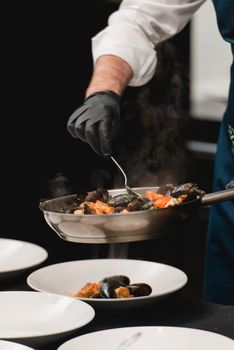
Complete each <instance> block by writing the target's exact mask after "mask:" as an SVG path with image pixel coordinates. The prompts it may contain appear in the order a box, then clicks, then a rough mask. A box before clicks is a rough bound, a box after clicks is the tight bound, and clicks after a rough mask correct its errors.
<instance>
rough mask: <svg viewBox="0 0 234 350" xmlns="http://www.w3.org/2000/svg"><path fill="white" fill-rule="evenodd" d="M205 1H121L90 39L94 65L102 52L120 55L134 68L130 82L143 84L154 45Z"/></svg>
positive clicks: (148, 76) (153, 59)
mask: <svg viewBox="0 0 234 350" xmlns="http://www.w3.org/2000/svg"><path fill="white" fill-rule="evenodd" d="M205 1H206V0H123V1H122V2H121V5H120V7H119V9H118V10H117V11H115V12H114V13H113V14H112V15H111V16H110V17H109V18H108V26H106V28H104V29H103V30H102V31H100V32H99V33H98V34H97V35H96V36H94V37H93V38H92V54H93V61H94V65H95V64H96V62H97V60H98V59H99V57H100V56H103V55H113V56H116V57H119V58H122V60H124V61H125V62H127V63H128V64H129V66H130V67H131V69H132V71H133V75H132V78H131V80H130V81H129V85H130V86H141V85H144V84H146V83H147V82H148V81H149V80H150V79H151V78H152V77H153V75H154V72H155V69H156V64H157V56H156V51H157V44H159V43H161V42H162V41H164V40H167V39H169V38H171V37H173V36H174V35H176V34H177V33H179V32H180V31H181V30H182V29H183V28H184V27H185V25H186V24H187V23H188V22H189V21H190V20H191V18H192V16H193V14H194V13H195V12H196V11H197V10H198V8H199V7H200V6H201V5H202V4H203V3H204V2H205ZM121 74H122V73H121Z"/></svg>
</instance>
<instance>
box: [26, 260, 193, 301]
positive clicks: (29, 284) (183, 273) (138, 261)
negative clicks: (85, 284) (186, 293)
mask: <svg viewBox="0 0 234 350" xmlns="http://www.w3.org/2000/svg"><path fill="white" fill-rule="evenodd" d="M107 260H108V261H110V260H113V261H115V262H118V261H120V260H121V261H131V262H137V263H141V262H144V263H150V264H156V265H161V266H166V267H168V268H170V269H172V270H176V271H178V272H179V273H181V275H183V277H184V281H183V283H181V284H180V286H178V287H177V288H173V289H172V290H170V291H168V290H167V291H166V292H163V293H159V294H156V295H155V294H153V295H152V294H150V295H147V296H141V297H135V298H116V299H99V298H92V299H90V298H78V297H72V296H70V297H72V298H74V299H78V300H82V301H84V302H90V303H93V302H98V303H113V302H114V303H126V302H128V303H134V302H136V301H138V300H151V299H155V298H159V297H162V296H165V295H168V294H172V293H174V292H176V291H178V290H180V289H182V288H183V287H184V286H185V285H186V284H187V282H188V276H187V274H186V273H185V272H184V271H182V270H181V269H179V268H177V267H175V266H172V265H168V264H164V263H159V262H155V261H149V260H137V259H121V258H118V259H112V258H107V259H105V258H102V259H81V260H70V261H64V262H60V263H55V264H51V265H47V266H44V267H41V268H39V269H37V270H35V271H33V272H32V273H30V274H29V275H28V277H27V279H26V282H27V284H28V286H29V287H30V288H32V289H34V290H36V291H39V292H46V293H54V292H51V291H50V292H49V291H44V290H43V289H41V288H38V287H35V286H34V285H33V284H32V283H31V281H30V279H31V278H32V276H33V275H36V273H38V272H39V270H40V271H41V270H46V269H47V268H48V267H54V266H58V265H65V264H69V263H75V262H85V261H89V262H91V261H92V262H96V261H99V262H104V261H105V262H106V261H107ZM55 294H56V293H55ZM57 294H59V293H57ZM60 295H63V294H60ZM64 295H65V294H64ZM68 296H69V295H68Z"/></svg>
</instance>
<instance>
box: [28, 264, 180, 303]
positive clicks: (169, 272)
mask: <svg viewBox="0 0 234 350" xmlns="http://www.w3.org/2000/svg"><path fill="white" fill-rule="evenodd" d="M112 275H126V276H128V277H129V278H130V283H137V282H140V283H147V284H149V285H150V286H151V288H152V293H151V294H150V295H148V296H143V297H135V298H128V299H126V298H121V299H97V298H93V299H91V298H80V299H81V300H84V301H87V302H88V303H89V304H90V305H92V306H93V307H94V308H118V309H119V308H129V307H136V306H140V305H141V306H142V305H145V304H149V303H152V302H154V301H156V300H158V299H160V298H162V297H165V296H167V295H168V294H170V293H173V292H175V291H176V290H178V289H180V288H182V287H183V286H184V285H185V284H186V283H187V276H186V274H185V273H184V272H183V271H181V270H179V269H177V268H175V267H172V266H169V265H164V264H160V263H156V262H151V261H143V260H132V259H88V260H77V261H68V262H63V263H59V264H54V265H49V266H46V267H43V268H40V269H38V270H36V271H34V272H32V273H31V274H30V275H29V276H28V278H27V283H28V285H29V286H30V287H31V288H33V289H35V290H38V291H45V292H49V293H57V294H62V295H72V293H73V292H75V291H77V290H79V289H80V288H81V287H82V286H84V285H85V284H86V283H87V282H98V281H100V280H101V279H103V278H104V277H109V276H112Z"/></svg>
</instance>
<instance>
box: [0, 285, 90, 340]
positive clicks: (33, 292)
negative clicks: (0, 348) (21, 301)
mask: <svg viewBox="0 0 234 350" xmlns="http://www.w3.org/2000/svg"><path fill="white" fill-rule="evenodd" d="M3 293H4V294H10V293H12V294H21V295H23V294H26V293H30V294H31V295H33V294H34V295H36V294H37V295H40V294H43V295H47V297H52V298H53V297H58V298H60V299H63V298H66V299H70V300H71V301H72V302H73V301H74V302H78V303H82V305H83V306H84V307H86V308H87V310H89V313H90V314H89V317H88V321H85V323H83V324H82V325H81V326H77V324H76V326H73V327H71V326H70V327H69V328H64V329H63V330H62V331H61V330H60V331H58V332H50V333H43V334H37V335H30V336H27V335H22V336H19V335H17V336H13V337H12V336H9V337H1V334H0V337H1V338H0V339H2V340H10V339H38V338H43V337H49V336H55V335H60V334H66V333H69V332H72V331H75V330H77V329H81V328H82V327H84V326H85V325H87V324H89V323H90V322H91V321H92V320H93V319H94V317H95V314H96V312H95V310H94V308H93V307H92V306H91V305H89V304H88V303H85V302H84V301H82V300H78V299H74V298H70V297H68V296H66V295H61V294H57V293H48V292H37V291H3V292H1V293H0V298H1V295H2V294H3ZM73 299H74V300H73ZM86 319H87V316H86Z"/></svg>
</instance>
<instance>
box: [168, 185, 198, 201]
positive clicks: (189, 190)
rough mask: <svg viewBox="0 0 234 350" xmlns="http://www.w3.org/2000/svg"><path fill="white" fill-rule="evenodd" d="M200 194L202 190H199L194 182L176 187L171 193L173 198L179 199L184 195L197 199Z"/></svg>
mask: <svg viewBox="0 0 234 350" xmlns="http://www.w3.org/2000/svg"><path fill="white" fill-rule="evenodd" d="M199 192H200V190H199V188H198V186H197V184H195V183H193V182H187V183H185V184H182V185H179V186H176V187H174V189H173V190H172V192H171V196H172V197H175V198H178V197H180V196H182V195H184V194H187V195H188V196H189V197H190V198H191V197H194V198H196V196H197V193H199ZM191 199H192V198H191Z"/></svg>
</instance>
